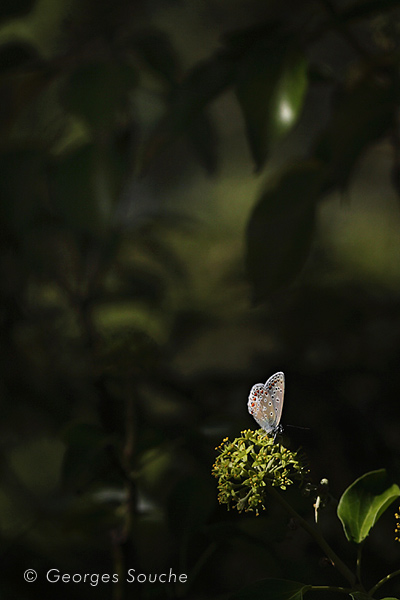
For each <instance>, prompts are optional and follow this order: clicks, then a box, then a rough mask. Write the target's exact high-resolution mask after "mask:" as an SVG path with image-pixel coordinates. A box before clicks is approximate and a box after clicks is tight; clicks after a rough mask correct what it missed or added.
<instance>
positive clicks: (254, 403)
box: [247, 371, 285, 433]
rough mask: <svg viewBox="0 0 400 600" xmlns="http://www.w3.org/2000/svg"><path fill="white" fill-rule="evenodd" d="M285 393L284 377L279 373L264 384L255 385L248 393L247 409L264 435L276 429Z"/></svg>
mask: <svg viewBox="0 0 400 600" xmlns="http://www.w3.org/2000/svg"><path fill="white" fill-rule="evenodd" d="M284 393H285V376H284V374H283V373H282V372H281V371H279V372H278V373H275V374H274V375H272V377H270V378H269V379H268V381H267V382H266V383H265V384H262V383H256V384H255V385H253V387H252V388H251V391H250V395H249V399H248V403H247V407H248V410H249V413H250V414H251V415H252V416H253V417H254V419H255V420H256V422H257V423H258V424H259V426H260V427H262V429H264V431H266V433H271V432H273V431H274V430H276V429H277V427H278V425H279V422H280V420H281V415H282V407H283V397H284Z"/></svg>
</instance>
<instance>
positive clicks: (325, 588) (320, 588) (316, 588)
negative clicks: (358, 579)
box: [308, 585, 353, 595]
mask: <svg viewBox="0 0 400 600" xmlns="http://www.w3.org/2000/svg"><path fill="white" fill-rule="evenodd" d="M308 591H310V592H338V593H339V594H346V595H349V594H350V593H351V592H352V591H353V589H352V588H344V587H338V586H335V585H312V586H311V587H310V589H309V590H308Z"/></svg>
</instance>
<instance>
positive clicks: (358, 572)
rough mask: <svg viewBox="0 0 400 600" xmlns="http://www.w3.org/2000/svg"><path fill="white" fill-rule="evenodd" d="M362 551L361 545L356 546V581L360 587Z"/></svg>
mask: <svg viewBox="0 0 400 600" xmlns="http://www.w3.org/2000/svg"><path fill="white" fill-rule="evenodd" d="M362 549H363V544H362V543H361V544H358V547H357V579H358V583H359V584H360V585H362V582H361V553H362Z"/></svg>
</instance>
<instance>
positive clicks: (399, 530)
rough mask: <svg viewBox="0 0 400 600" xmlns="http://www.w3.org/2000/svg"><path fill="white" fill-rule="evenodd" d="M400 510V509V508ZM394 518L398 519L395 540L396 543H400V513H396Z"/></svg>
mask: <svg viewBox="0 0 400 600" xmlns="http://www.w3.org/2000/svg"><path fill="white" fill-rule="evenodd" d="M399 510H400V507H399ZM394 518H395V519H396V526H395V529H394V533H395V536H396V537H395V538H394V539H395V540H396V542H400V537H399V535H400V513H394Z"/></svg>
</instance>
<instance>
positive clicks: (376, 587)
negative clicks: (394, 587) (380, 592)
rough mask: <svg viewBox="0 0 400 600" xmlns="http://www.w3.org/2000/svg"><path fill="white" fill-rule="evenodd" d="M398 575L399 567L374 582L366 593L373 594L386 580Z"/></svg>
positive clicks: (399, 573)
mask: <svg viewBox="0 0 400 600" xmlns="http://www.w3.org/2000/svg"><path fill="white" fill-rule="evenodd" d="M399 575H400V569H398V570H397V571H393V573H389V575H386V577H383V579H381V580H380V581H378V583H377V584H375V585H374V587H373V588H371V589H370V590H369V592H368V594H369V595H370V596H373V595H374V594H375V592H376V590H377V589H378V588H380V587H381V585H383V584H384V583H386V582H387V581H390V580H391V579H393V578H394V577H398V576H399Z"/></svg>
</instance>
